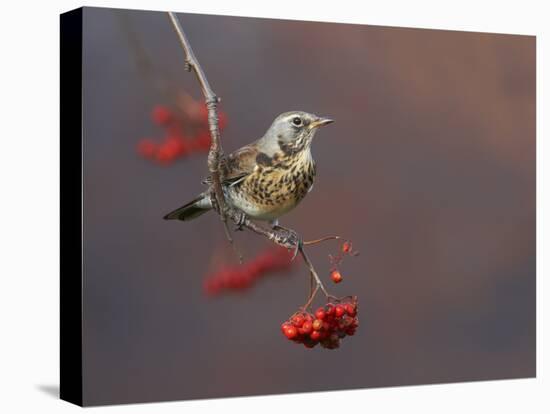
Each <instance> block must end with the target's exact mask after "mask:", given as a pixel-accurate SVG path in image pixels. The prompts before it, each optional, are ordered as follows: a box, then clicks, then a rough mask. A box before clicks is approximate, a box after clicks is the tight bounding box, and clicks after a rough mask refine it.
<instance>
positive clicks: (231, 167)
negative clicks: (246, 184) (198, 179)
mask: <svg viewBox="0 0 550 414" xmlns="http://www.w3.org/2000/svg"><path fill="white" fill-rule="evenodd" d="M259 153H260V150H259V149H258V146H257V144H256V143H253V144H249V145H246V146H244V147H242V148H239V149H238V150H236V151H233V152H232V153H231V154H229V155H228V156H227V158H226V159H225V160H224V163H223V167H222V170H223V183H224V184H226V185H231V184H235V183H237V182H238V181H239V180H241V179H243V178H245V177H246V176H248V175H249V174H250V173H252V172H253V171H254V168H255V167H256V165H257V163H256V157H257V156H258V154H259ZM210 182H211V178H210V176H209V177H207V178H206V180H204V183H205V184H210Z"/></svg>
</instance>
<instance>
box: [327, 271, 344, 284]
mask: <svg viewBox="0 0 550 414" xmlns="http://www.w3.org/2000/svg"><path fill="white" fill-rule="evenodd" d="M330 278H331V279H332V281H333V282H334V283H340V282H341V281H342V275H341V274H340V272H339V271H338V270H333V271H332V273H331V274H330Z"/></svg>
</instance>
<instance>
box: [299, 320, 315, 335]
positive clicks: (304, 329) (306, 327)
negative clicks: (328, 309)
mask: <svg viewBox="0 0 550 414" xmlns="http://www.w3.org/2000/svg"><path fill="white" fill-rule="evenodd" d="M312 330H313V323H311V322H310V321H305V322H304V324H303V325H302V329H301V331H300V333H302V334H304V335H309V334H310V333H311V331H312Z"/></svg>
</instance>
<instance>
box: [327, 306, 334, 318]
mask: <svg viewBox="0 0 550 414" xmlns="http://www.w3.org/2000/svg"><path fill="white" fill-rule="evenodd" d="M325 314H326V315H327V316H332V315H334V306H333V305H332V303H329V304H327V305H326V306H325Z"/></svg>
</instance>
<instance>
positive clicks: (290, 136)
mask: <svg viewBox="0 0 550 414" xmlns="http://www.w3.org/2000/svg"><path fill="white" fill-rule="evenodd" d="M332 122H334V121H333V120H332V119H329V118H323V117H319V116H317V115H313V114H309V113H307V112H302V111H291V112H285V113H283V114H281V115H279V116H278V117H277V118H275V121H273V124H271V127H269V129H268V130H267V132H266V134H265V136H264V140H265V141H267V143H269V145H270V146H272V147H273V149H278V150H281V151H283V153H286V154H292V153H297V152H300V151H301V150H303V149H305V148H309V146H310V145H311V140H312V138H313V137H314V135H315V133H316V132H317V130H318V129H319V127H321V126H324V125H327V124H330V123H332Z"/></svg>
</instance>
